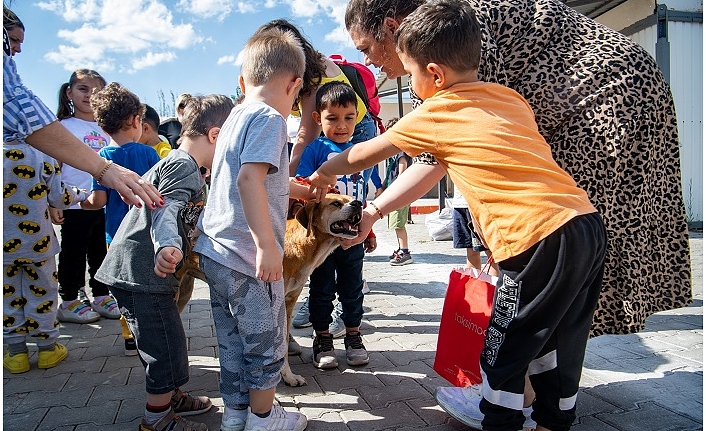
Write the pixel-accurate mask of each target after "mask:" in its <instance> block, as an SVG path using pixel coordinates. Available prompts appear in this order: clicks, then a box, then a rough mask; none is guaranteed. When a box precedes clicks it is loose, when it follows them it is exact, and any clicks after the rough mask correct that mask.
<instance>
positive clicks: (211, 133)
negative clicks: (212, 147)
mask: <svg viewBox="0 0 706 431" xmlns="http://www.w3.org/2000/svg"><path fill="white" fill-rule="evenodd" d="M220 132H221V128H220V127H211V128H210V129H208V132H206V137H208V142H210V143H212V144H215V143H216V139H217V138H218V134H219V133H220Z"/></svg>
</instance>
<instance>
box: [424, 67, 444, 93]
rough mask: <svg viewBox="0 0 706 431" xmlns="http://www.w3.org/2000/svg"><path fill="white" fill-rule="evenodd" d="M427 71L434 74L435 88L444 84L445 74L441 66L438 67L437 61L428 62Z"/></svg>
mask: <svg viewBox="0 0 706 431" xmlns="http://www.w3.org/2000/svg"><path fill="white" fill-rule="evenodd" d="M427 72H429V73H430V74H431V75H433V76H434V85H435V86H436V87H437V88H441V87H443V86H444V83H445V82H446V74H445V73H444V72H445V71H444V69H443V68H442V67H440V66H439V65H438V64H437V63H429V64H427Z"/></svg>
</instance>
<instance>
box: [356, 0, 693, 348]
mask: <svg viewBox="0 0 706 431" xmlns="http://www.w3.org/2000/svg"><path fill="white" fill-rule="evenodd" d="M469 1H470V3H471V5H472V6H473V8H474V9H475V10H476V14H477V18H478V20H479V22H480V24H481V28H482V32H483V34H482V37H483V54H482V59H481V65H480V69H479V77H480V79H481V80H484V81H490V82H497V83H500V84H503V85H506V86H508V87H510V88H512V89H514V90H516V91H517V92H519V93H520V94H521V95H522V96H524V97H525V99H527V101H528V102H529V104H530V105H531V106H532V108H533V109H534V111H535V115H536V120H537V124H538V126H539V131H540V132H541V133H542V135H543V136H544V138H545V139H546V140H547V142H548V143H549V145H550V146H551V148H552V152H553V154H554V157H555V159H556V160H557V162H558V163H559V165H560V166H561V167H562V168H564V169H565V170H566V171H567V172H569V173H570V174H571V175H572V176H573V177H574V179H575V180H576V182H577V183H578V184H579V186H580V187H582V188H583V189H584V190H586V191H587V192H588V195H589V197H590V198H591V201H592V202H593V204H594V205H595V206H596V208H597V209H598V211H599V212H600V213H601V215H602V216H603V219H604V221H605V224H606V227H607V229H608V236H609V238H608V239H609V245H608V251H607V257H606V265H605V275H604V285H603V289H602V293H601V297H600V299H599V305H598V309H597V311H596V313H595V315H594V320H593V326H592V329H591V335H592V336H596V335H601V334H626V333H633V332H637V331H640V330H641V329H643V328H644V326H645V319H646V318H647V316H649V315H650V314H652V313H655V312H658V311H663V310H670V309H674V308H679V307H684V306H686V305H688V304H690V303H691V300H692V299H691V296H692V295H691V267H690V256H689V240H688V230H687V225H686V215H685V208H684V202H683V198H682V190H681V170H680V163H679V141H678V136H677V121H676V115H675V110H674V102H673V100H672V95H671V92H670V89H669V85H668V84H667V82H666V81H665V79H664V77H663V75H662V73H661V72H660V70H659V67H658V66H657V64H656V62H655V60H654V59H653V58H652V57H651V56H650V55H649V54H648V53H647V52H645V51H644V50H643V49H642V48H640V47H639V46H638V45H637V44H636V43H634V42H633V41H632V40H630V39H629V38H627V37H625V36H623V35H622V34H620V33H618V32H615V31H613V30H610V29H608V28H607V27H604V26H603V25H601V24H598V23H597V22H595V21H593V20H591V19H589V18H587V17H586V16H584V15H581V14H579V13H578V12H576V11H574V10H573V9H571V8H569V7H567V6H566V5H565V4H564V3H562V2H560V1H559V0H493V1H489V0H469ZM423 2H424V0H350V2H349V4H348V8H347V11H346V27H347V29H348V31H349V33H350V34H351V37H352V39H353V41H354V43H355V44H356V47H357V48H358V49H359V50H360V51H361V52H362V53H363V54H364V55H365V58H366V62H367V63H368V64H372V65H374V66H376V67H381V68H382V71H383V72H385V73H386V74H387V76H388V78H396V77H398V76H401V75H403V74H404V73H405V72H404V69H403V68H402V64H401V62H400V61H399V58H398V57H397V54H396V53H395V44H394V38H393V35H394V31H395V30H396V29H397V27H398V26H399V23H400V22H401V20H402V19H403V18H404V17H405V16H407V15H408V14H409V13H411V12H412V11H413V10H414V9H416V7H417V6H418V5H419V4H421V3H423ZM413 101H414V100H413ZM417 102H419V100H417ZM469 127H472V125H469ZM432 160H433V158H432ZM431 163H435V162H434V161H432V162H431ZM411 168H414V170H417V174H423V173H424V169H425V168H424V166H423V165H417V164H416V163H415V164H413V165H412V167H411ZM411 168H410V169H411ZM412 172H413V171H412ZM412 172H409V173H408V174H409V175H412Z"/></svg>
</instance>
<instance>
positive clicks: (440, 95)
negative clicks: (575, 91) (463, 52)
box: [385, 81, 596, 262]
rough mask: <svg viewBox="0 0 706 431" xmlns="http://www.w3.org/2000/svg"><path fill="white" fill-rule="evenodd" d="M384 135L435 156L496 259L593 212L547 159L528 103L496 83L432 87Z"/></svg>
mask: <svg viewBox="0 0 706 431" xmlns="http://www.w3.org/2000/svg"><path fill="white" fill-rule="evenodd" d="M385 137H386V138H387V139H388V140H389V141H390V142H391V143H392V144H393V145H394V146H396V147H397V148H399V149H400V150H402V151H404V152H406V153H407V154H409V155H411V156H416V155H419V154H420V153H423V152H428V153H431V154H432V155H434V157H436V160H437V161H438V162H439V164H441V165H442V166H443V167H444V168H445V169H446V171H447V172H448V174H449V176H450V177H451V180H452V181H453V182H454V184H456V185H457V186H458V189H459V190H460V191H461V193H462V194H463V196H464V197H465V198H466V200H467V201H468V208H469V210H470V212H471V214H472V215H473V218H474V219H475V222H476V223H477V226H478V227H479V229H480V231H481V233H482V235H483V237H484V238H485V240H486V242H487V244H488V248H489V249H490V250H491V251H492V253H493V256H494V258H495V260H496V261H498V262H500V261H503V260H505V259H508V258H510V257H513V256H517V255H518V254H520V253H522V252H523V251H525V250H527V249H529V248H530V247H532V246H533V245H534V244H536V243H537V242H539V241H541V240H542V239H544V238H546V237H547V236H549V235H550V234H551V233H552V232H554V231H556V230H557V229H558V228H560V227H561V226H563V225H564V224H565V223H566V222H568V221H569V220H571V219H572V218H574V217H576V216H578V215H582V214H590V213H593V212H596V209H595V208H594V207H593V205H592V204H591V202H590V201H589V200H588V196H587V195H586V192H584V191H583V190H582V189H580V188H579V187H578V186H577V185H576V182H575V181H574V180H573V179H572V178H571V176H569V174H567V173H566V172H565V171H564V170H563V169H561V168H560V167H559V165H557V164H556V162H555V161H554V159H553V158H552V153H551V150H550V148H549V145H548V144H547V143H546V141H545V140H544V138H543V137H542V136H541V135H540V134H539V131H538V130H537V124H536V123H535V121H534V113H533V112H532V108H530V106H529V104H528V103H527V101H526V100H525V99H524V98H522V96H520V94H518V93H517V92H516V91H514V90H512V89H510V88H507V87H504V86H502V85H499V84H493V83H486V82H480V81H479V82H473V83H463V84H456V85H453V86H452V87H450V88H448V89H446V90H442V91H439V92H437V93H436V94H435V95H434V96H433V97H430V98H428V99H427V100H425V101H424V103H422V105H421V106H420V107H419V108H417V109H415V110H414V111H412V112H411V113H410V114H407V115H405V116H404V117H402V119H400V120H399V121H398V122H397V124H395V127H394V128H392V129H390V130H388V131H387V132H385Z"/></svg>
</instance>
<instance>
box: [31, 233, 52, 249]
mask: <svg viewBox="0 0 706 431" xmlns="http://www.w3.org/2000/svg"><path fill="white" fill-rule="evenodd" d="M50 245H51V238H50V237H49V235H47V236H45V237H43V238H42V239H40V240H39V241H37V243H36V244H34V245H33V246H32V250H34V252H35V253H43V252H45V251H47V250H49V246H50Z"/></svg>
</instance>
